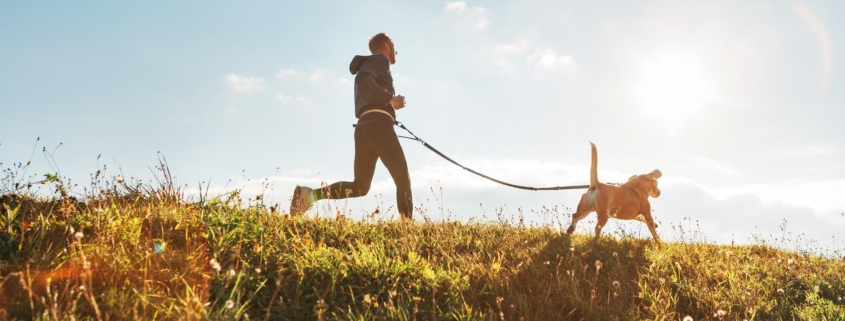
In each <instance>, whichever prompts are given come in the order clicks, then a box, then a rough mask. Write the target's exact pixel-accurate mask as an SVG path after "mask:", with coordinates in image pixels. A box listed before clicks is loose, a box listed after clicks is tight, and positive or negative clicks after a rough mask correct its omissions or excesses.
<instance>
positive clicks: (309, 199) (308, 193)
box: [290, 186, 315, 215]
mask: <svg viewBox="0 0 845 321" xmlns="http://www.w3.org/2000/svg"><path fill="white" fill-rule="evenodd" d="M312 194H313V193H312V190H311V189H310V188H308V187H305V186H296V188H295V189H294V190H293V198H291V200H290V214H291V215H299V214H302V213H305V212H306V211H308V209H309V208H311V205H313V204H314V202H315V200H314V197H313V195H312Z"/></svg>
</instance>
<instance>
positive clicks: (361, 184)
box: [316, 124, 378, 200]
mask: <svg viewBox="0 0 845 321" xmlns="http://www.w3.org/2000/svg"><path fill="white" fill-rule="evenodd" d="M370 126H371V125H370V124H368V125H366V126H360V127H355V164H354V166H355V180H353V181H351V182H348V181H340V182H337V183H334V184H331V185H329V186H327V187H324V188H322V189H320V190H317V191H316V196H317V199H318V200H321V199H333V200H334V199H343V198H349V197H359V196H364V195H367V193H368V192H369V191H370V185H371V184H372V182H373V174H374V173H375V171H376V162H377V161H378V154H377V153H376V151H375V150H374V149H373V148H372V147H371V145H372V143H371V139H372V138H371V137H370V136H372V135H368V134H369V132H370V131H371V128H368V127H370Z"/></svg>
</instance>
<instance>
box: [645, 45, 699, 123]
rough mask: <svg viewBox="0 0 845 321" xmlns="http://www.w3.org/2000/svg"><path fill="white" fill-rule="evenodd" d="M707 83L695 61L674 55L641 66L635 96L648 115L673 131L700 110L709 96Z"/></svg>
mask: <svg viewBox="0 0 845 321" xmlns="http://www.w3.org/2000/svg"><path fill="white" fill-rule="evenodd" d="M709 91H710V89H709V86H708V84H707V81H706V80H705V79H704V77H703V76H702V73H701V68H700V67H699V64H697V63H696V62H695V61H693V60H691V59H687V58H683V57H679V56H676V55H665V56H661V57H659V58H658V59H656V60H654V61H650V62H647V63H645V64H643V69H642V78H641V79H640V81H639V83H638V86H637V95H638V96H639V98H640V99H641V102H642V106H643V108H644V109H645V111H647V112H648V113H650V114H653V115H655V116H656V118H657V119H660V120H662V121H663V122H664V123H665V124H666V125H667V126H668V127H670V128H674V127H677V126H678V125H680V124H679V123H680V122H681V121H682V120H683V119H684V118H687V117H688V116H689V115H691V114H692V113H693V112H695V111H696V110H697V109H699V108H700V107H701V105H702V104H703V102H704V101H705V100H706V99H707V98H708V96H709V95H710V93H709Z"/></svg>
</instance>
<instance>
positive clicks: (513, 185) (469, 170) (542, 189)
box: [394, 121, 616, 191]
mask: <svg viewBox="0 0 845 321" xmlns="http://www.w3.org/2000/svg"><path fill="white" fill-rule="evenodd" d="M394 124H395V125H396V126H399V128H402V129H404V130H405V131H406V132H408V134H411V136H413V137H408V136H402V135H397V136H399V137H402V138H405V139H410V140H415V141H418V142H420V143H422V144H423V146H425V147H426V148H428V149H430V150H431V151H432V152H434V153H435V154H437V155H440V157H443V159H445V160H447V161H449V162H450V163H452V164H455V165H457V166H458V167H460V168H463V169H464V170H466V171H468V172H470V173H473V174H475V175H478V176H481V177H484V178H486V179H489V180H491V181H494V182H496V183H499V184H502V185H505V186H510V187H513V188H518V189H524V190H529V191H559V190H565V189H583V188H590V185H571V186H552V187H530V186H522V185H516V184H511V183H508V182H503V181H500V180H498V179H495V178H492V177H490V176H487V175H484V174H481V173H479V172H476V171H474V170H472V169H471V168H469V167H466V166H464V165H461V164H459V163H458V162H456V161H454V160H453V159H451V158H449V156H446V155H444V154H443V153H441V152H440V151H439V150H437V148H434V146H431V145H429V144H428V143H426V142H425V141H424V140H422V139H421V138H419V137H417V135H414V133H413V132H411V131H410V130H409V129H408V128H407V127H405V125H404V124H402V123H401V122H398V121H397V122H395V123H394ZM613 185H616V184H613Z"/></svg>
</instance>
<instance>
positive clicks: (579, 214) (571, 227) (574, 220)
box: [566, 210, 593, 234]
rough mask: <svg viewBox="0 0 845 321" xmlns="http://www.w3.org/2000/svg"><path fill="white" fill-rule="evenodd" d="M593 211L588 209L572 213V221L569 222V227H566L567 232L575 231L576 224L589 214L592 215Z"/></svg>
mask: <svg viewBox="0 0 845 321" xmlns="http://www.w3.org/2000/svg"><path fill="white" fill-rule="evenodd" d="M592 212H593V211H590V210H586V211H577V212H575V214H572V223H570V224H569V228H567V229H566V234H572V232H575V225H577V224H578V221H580V220H583V219H584V218H585V217H587V215H590V213H592Z"/></svg>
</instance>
